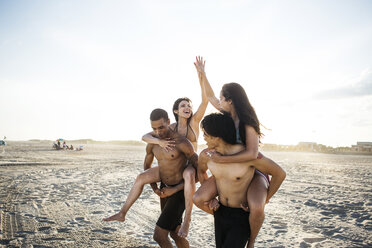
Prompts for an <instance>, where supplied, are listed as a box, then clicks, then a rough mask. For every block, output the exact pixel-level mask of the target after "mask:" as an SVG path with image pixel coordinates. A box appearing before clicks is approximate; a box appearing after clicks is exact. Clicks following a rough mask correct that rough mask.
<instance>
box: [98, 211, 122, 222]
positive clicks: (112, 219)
mask: <svg viewBox="0 0 372 248" xmlns="http://www.w3.org/2000/svg"><path fill="white" fill-rule="evenodd" d="M102 220H103V221H115V220H116V221H120V222H123V221H125V214H124V213H121V212H119V213H117V214H114V215H113V216H110V217H108V218H104V219H102Z"/></svg>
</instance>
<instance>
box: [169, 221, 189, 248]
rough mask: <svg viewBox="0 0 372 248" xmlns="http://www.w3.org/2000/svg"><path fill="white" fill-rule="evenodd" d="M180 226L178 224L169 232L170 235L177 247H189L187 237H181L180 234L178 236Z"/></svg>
mask: <svg viewBox="0 0 372 248" xmlns="http://www.w3.org/2000/svg"><path fill="white" fill-rule="evenodd" d="M180 227H181V226H178V227H177V229H176V230H175V231H174V232H170V236H171V237H172V239H173V240H174V242H175V243H176V245H177V247H178V248H189V247H190V245H189V241H187V239H185V238H181V237H180V236H178V232H179V229H180Z"/></svg>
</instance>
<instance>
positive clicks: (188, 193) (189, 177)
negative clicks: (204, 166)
mask: <svg viewBox="0 0 372 248" xmlns="http://www.w3.org/2000/svg"><path fill="white" fill-rule="evenodd" d="M183 179H184V182H185V183H184V194H185V217H184V219H183V222H182V224H181V227H180V228H179V231H178V235H179V236H180V237H182V238H186V237H187V235H188V233H189V228H190V222H191V212H192V206H193V205H194V204H193V201H192V197H193V195H194V193H195V188H196V187H195V169H194V167H192V165H189V166H187V168H186V169H185V170H184V171H183Z"/></svg>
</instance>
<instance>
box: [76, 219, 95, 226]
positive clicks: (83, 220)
mask: <svg viewBox="0 0 372 248" xmlns="http://www.w3.org/2000/svg"><path fill="white" fill-rule="evenodd" d="M75 220H76V221H77V222H78V225H80V226H85V225H89V224H92V222H90V221H87V220H85V217H76V218H75Z"/></svg>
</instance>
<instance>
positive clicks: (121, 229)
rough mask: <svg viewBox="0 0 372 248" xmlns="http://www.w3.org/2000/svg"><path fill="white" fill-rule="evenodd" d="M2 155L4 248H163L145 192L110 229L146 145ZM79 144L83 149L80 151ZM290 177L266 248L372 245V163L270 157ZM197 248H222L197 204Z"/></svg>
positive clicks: (23, 149)
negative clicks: (156, 237)
mask: <svg viewBox="0 0 372 248" xmlns="http://www.w3.org/2000/svg"><path fill="white" fill-rule="evenodd" d="M8 143H9V144H8V146H7V147H6V148H5V152H4V153H1V152H2V151H1V150H0V211H1V215H0V218H1V228H0V247H157V244H156V243H155V242H154V241H153V239H152V234H153V229H154V227H155V223H156V220H157V217H158V216H159V213H160V206H159V198H158V197H157V196H156V195H155V194H154V193H153V192H152V190H151V188H150V186H146V187H145V188H144V192H143V194H142V196H141V197H140V198H139V200H138V201H137V202H136V203H135V204H134V205H133V207H132V209H131V210H130V211H129V213H128V215H127V219H126V221H125V223H117V222H116V223H104V222H102V221H101V220H102V218H103V217H107V216H109V215H111V214H113V213H115V212H117V211H119V209H120V208H121V206H122V204H123V202H124V201H125V199H126V196H127V195H128V193H129V190H130V188H131V186H132V184H133V182H134V180H135V178H136V175H137V174H139V173H140V172H142V171H143V159H144V154H145V153H144V148H145V147H144V146H140V145H139V146H129V145H111V144H86V145H84V150H83V151H63V150H61V151H56V150H52V149H51V147H52V143H48V142H31V141H28V142H8ZM73 145H74V146H77V145H79V144H73ZM264 153H265V154H266V155H267V156H268V157H270V158H272V159H273V160H275V161H276V162H278V163H279V164H280V165H281V166H282V167H283V168H284V169H285V170H286V172H287V178H286V180H285V182H284V183H283V185H282V187H281V188H280V190H279V191H278V193H277V194H276V195H275V196H274V197H273V199H272V200H271V202H270V203H269V204H268V205H267V207H266V211H265V212H266V219H265V222H264V225H263V227H262V229H261V231H260V233H259V236H258V238H257V242H256V246H257V247H304V248H305V247H372V220H371V213H372V186H371V185H372V156H356V155H348V156H345V155H330V154H316V153H290V152H264ZM189 241H190V245H191V247H214V227H213V217H212V216H210V215H207V214H205V213H203V212H202V211H200V210H199V209H197V208H196V207H195V206H194V209H193V213H192V223H191V227H190V234H189Z"/></svg>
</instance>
